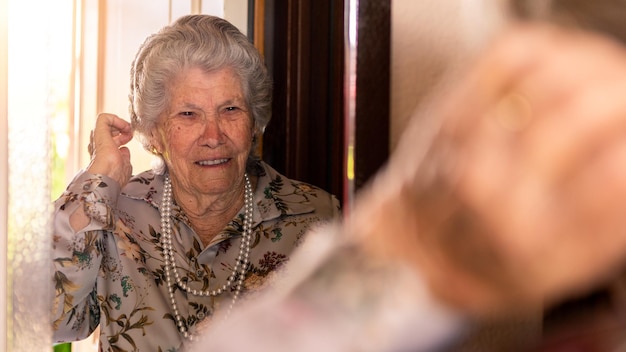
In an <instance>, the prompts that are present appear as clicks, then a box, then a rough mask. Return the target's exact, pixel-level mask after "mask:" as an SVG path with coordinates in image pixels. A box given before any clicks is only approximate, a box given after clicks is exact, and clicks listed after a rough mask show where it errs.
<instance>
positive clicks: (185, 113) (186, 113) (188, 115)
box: [178, 111, 195, 117]
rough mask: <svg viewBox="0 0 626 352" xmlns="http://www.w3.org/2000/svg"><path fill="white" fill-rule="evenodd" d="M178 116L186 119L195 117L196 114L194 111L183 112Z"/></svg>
mask: <svg viewBox="0 0 626 352" xmlns="http://www.w3.org/2000/svg"><path fill="white" fill-rule="evenodd" d="M178 115H180V116H184V117H193V116H194V115H195V113H194V112H193V111H181V112H179V113H178Z"/></svg>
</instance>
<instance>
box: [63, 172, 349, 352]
mask: <svg viewBox="0 0 626 352" xmlns="http://www.w3.org/2000/svg"><path fill="white" fill-rule="evenodd" d="M261 166H262V168H261V169H262V170H263V171H262V172H261V175H260V176H259V178H258V182H257V186H256V190H255V194H254V212H253V231H254V235H253V242H252V246H251V253H250V266H249V269H248V271H247V274H246V278H245V281H244V287H243V288H242V291H241V292H242V297H241V298H240V301H246V300H251V299H253V298H254V294H253V293H254V292H257V291H259V290H260V289H262V288H264V287H267V286H269V285H270V284H271V282H272V277H273V276H275V275H276V273H277V272H278V270H279V268H281V267H282V266H283V265H284V264H285V263H286V262H287V261H289V257H290V255H291V253H292V251H293V250H294V248H296V247H298V245H299V244H300V243H301V242H302V240H303V236H304V235H305V233H307V232H308V231H309V230H310V229H311V228H312V227H314V226H318V225H319V224H322V223H325V222H329V221H331V220H332V219H334V218H337V217H338V216H339V213H340V208H339V202H338V201H337V199H336V198H335V197H334V196H332V195H330V194H329V193H327V192H325V191H323V190H321V189H319V188H317V187H314V186H311V185H308V184H306V183H302V182H298V181H294V180H290V179H288V178H286V177H284V176H282V175H280V174H279V173H278V172H276V171H275V170H274V169H272V168H271V167H270V166H268V165H267V164H264V163H261ZM162 189H163V176H162V175H156V174H154V173H153V172H151V171H148V172H144V173H141V174H139V175H137V176H135V177H133V178H132V179H131V180H130V181H129V183H128V184H127V185H126V186H125V187H124V189H122V190H120V189H119V185H118V184H117V183H116V182H114V181H112V180H111V179H109V178H107V177H106V176H101V175H93V174H89V173H86V172H83V173H80V174H79V175H77V176H76V178H75V179H74V180H73V181H72V182H71V184H70V185H69V186H68V188H67V190H66V192H65V193H64V194H63V195H62V196H61V197H60V198H59V199H58V200H57V201H56V202H55V228H54V234H53V236H54V238H53V280H54V284H53V287H54V297H53V302H54V305H53V329H54V336H55V340H57V341H72V340H77V339H82V338H85V337H87V336H89V334H91V332H93V331H94V330H95V328H96V327H97V326H99V327H100V348H101V350H103V351H182V350H184V346H185V341H184V338H183V337H182V335H181V334H180V333H179V331H178V329H177V327H176V325H175V320H174V313H173V309H172V306H171V303H170V297H169V293H168V288H167V287H166V285H165V282H166V281H165V276H164V260H163V253H162V248H161V228H160V222H161V220H160V214H159V210H158V208H159V205H160V201H161V197H162V194H161V192H162ZM79 207H83V209H84V211H85V213H86V214H88V215H89V217H90V219H91V222H90V223H89V225H88V226H87V227H85V228H84V229H82V230H80V231H79V232H75V231H74V230H72V227H71V226H70V222H69V219H70V215H71V214H72V213H73V212H74V211H76V210H77V209H79ZM172 219H173V221H172V229H173V233H172V236H173V246H174V252H175V253H174V255H175V258H174V261H175V263H176V268H177V271H178V272H179V273H180V275H181V279H182V280H183V281H185V282H186V283H187V285H188V286H189V287H190V288H191V289H197V290H206V289H216V288H218V287H221V286H222V285H223V284H224V283H225V282H226V280H227V278H228V276H229V275H230V274H231V272H232V267H233V266H234V264H235V260H236V258H237V255H238V253H239V244H240V240H241V232H242V228H243V211H240V213H239V214H238V215H237V216H236V217H235V218H234V219H233V220H232V221H231V222H230V223H229V225H228V226H227V227H226V228H225V229H224V230H223V231H222V233H221V234H220V235H218V236H216V237H215V238H214V239H213V240H212V242H211V243H210V244H209V245H207V246H206V247H205V246H203V244H202V242H201V241H200V238H199V237H198V235H197V234H196V233H195V232H194V231H193V230H192V229H191V226H190V223H189V221H188V220H187V218H186V216H185V214H184V213H183V212H182V210H181V208H180V207H178V206H177V205H176V204H174V205H173V207H172ZM173 281H174V280H173ZM174 297H175V300H176V303H177V306H178V310H179V312H180V314H181V316H182V317H183V320H184V323H185V325H186V327H187V328H188V330H189V331H190V332H192V333H193V332H194V331H195V330H196V328H197V327H198V326H199V325H201V323H202V324H208V322H209V321H211V318H212V317H213V315H214V314H217V313H220V312H223V311H225V310H227V309H228V306H229V305H230V303H231V301H232V296H231V292H230V291H228V290H227V292H224V293H222V294H221V295H219V296H216V297H204V296H201V297H198V296H193V295H187V293H186V292H184V291H182V290H180V289H179V288H178V287H177V286H176V284H174Z"/></svg>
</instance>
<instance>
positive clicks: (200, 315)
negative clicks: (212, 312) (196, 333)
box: [198, 312, 206, 320]
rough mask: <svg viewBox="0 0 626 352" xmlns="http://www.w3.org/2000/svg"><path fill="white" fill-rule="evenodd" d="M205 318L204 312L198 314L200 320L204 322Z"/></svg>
mask: <svg viewBox="0 0 626 352" xmlns="http://www.w3.org/2000/svg"><path fill="white" fill-rule="evenodd" d="M204 318H206V315H204V313H203V312H200V313H198V320H204Z"/></svg>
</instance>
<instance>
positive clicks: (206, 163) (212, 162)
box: [196, 158, 230, 166]
mask: <svg viewBox="0 0 626 352" xmlns="http://www.w3.org/2000/svg"><path fill="white" fill-rule="evenodd" d="M229 160H230V159H228V158H225V159H216V160H202V161H197V162H196V164H198V165H200V166H215V165H221V164H225V163H227V162H228V161H229Z"/></svg>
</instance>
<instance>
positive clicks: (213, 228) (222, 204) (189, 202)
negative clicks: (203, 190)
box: [172, 180, 244, 246]
mask: <svg viewBox="0 0 626 352" xmlns="http://www.w3.org/2000/svg"><path fill="white" fill-rule="evenodd" d="M172 193H173V197H174V199H175V202H176V204H178V206H180V208H181V209H182V210H183V212H184V213H185V215H186V216H187V219H188V220H189V223H190V224H191V228H192V229H193V230H194V231H195V232H196V234H197V235H198V236H199V237H200V240H201V241H202V244H203V245H205V246H207V245H208V244H209V243H211V241H212V240H213V238H214V237H215V236H217V235H218V234H219V233H220V232H221V231H222V230H224V228H225V227H226V225H228V223H229V222H230V221H231V220H232V219H233V218H234V217H235V215H237V213H238V212H239V211H240V210H241V208H242V207H243V205H244V185H243V184H241V187H236V188H235V191H233V192H228V193H225V194H222V195H218V196H211V197H209V196H202V195H200V196H199V195H192V194H189V193H187V192H184V191H183V187H177V186H176V182H174V181H173V180H172Z"/></svg>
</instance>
